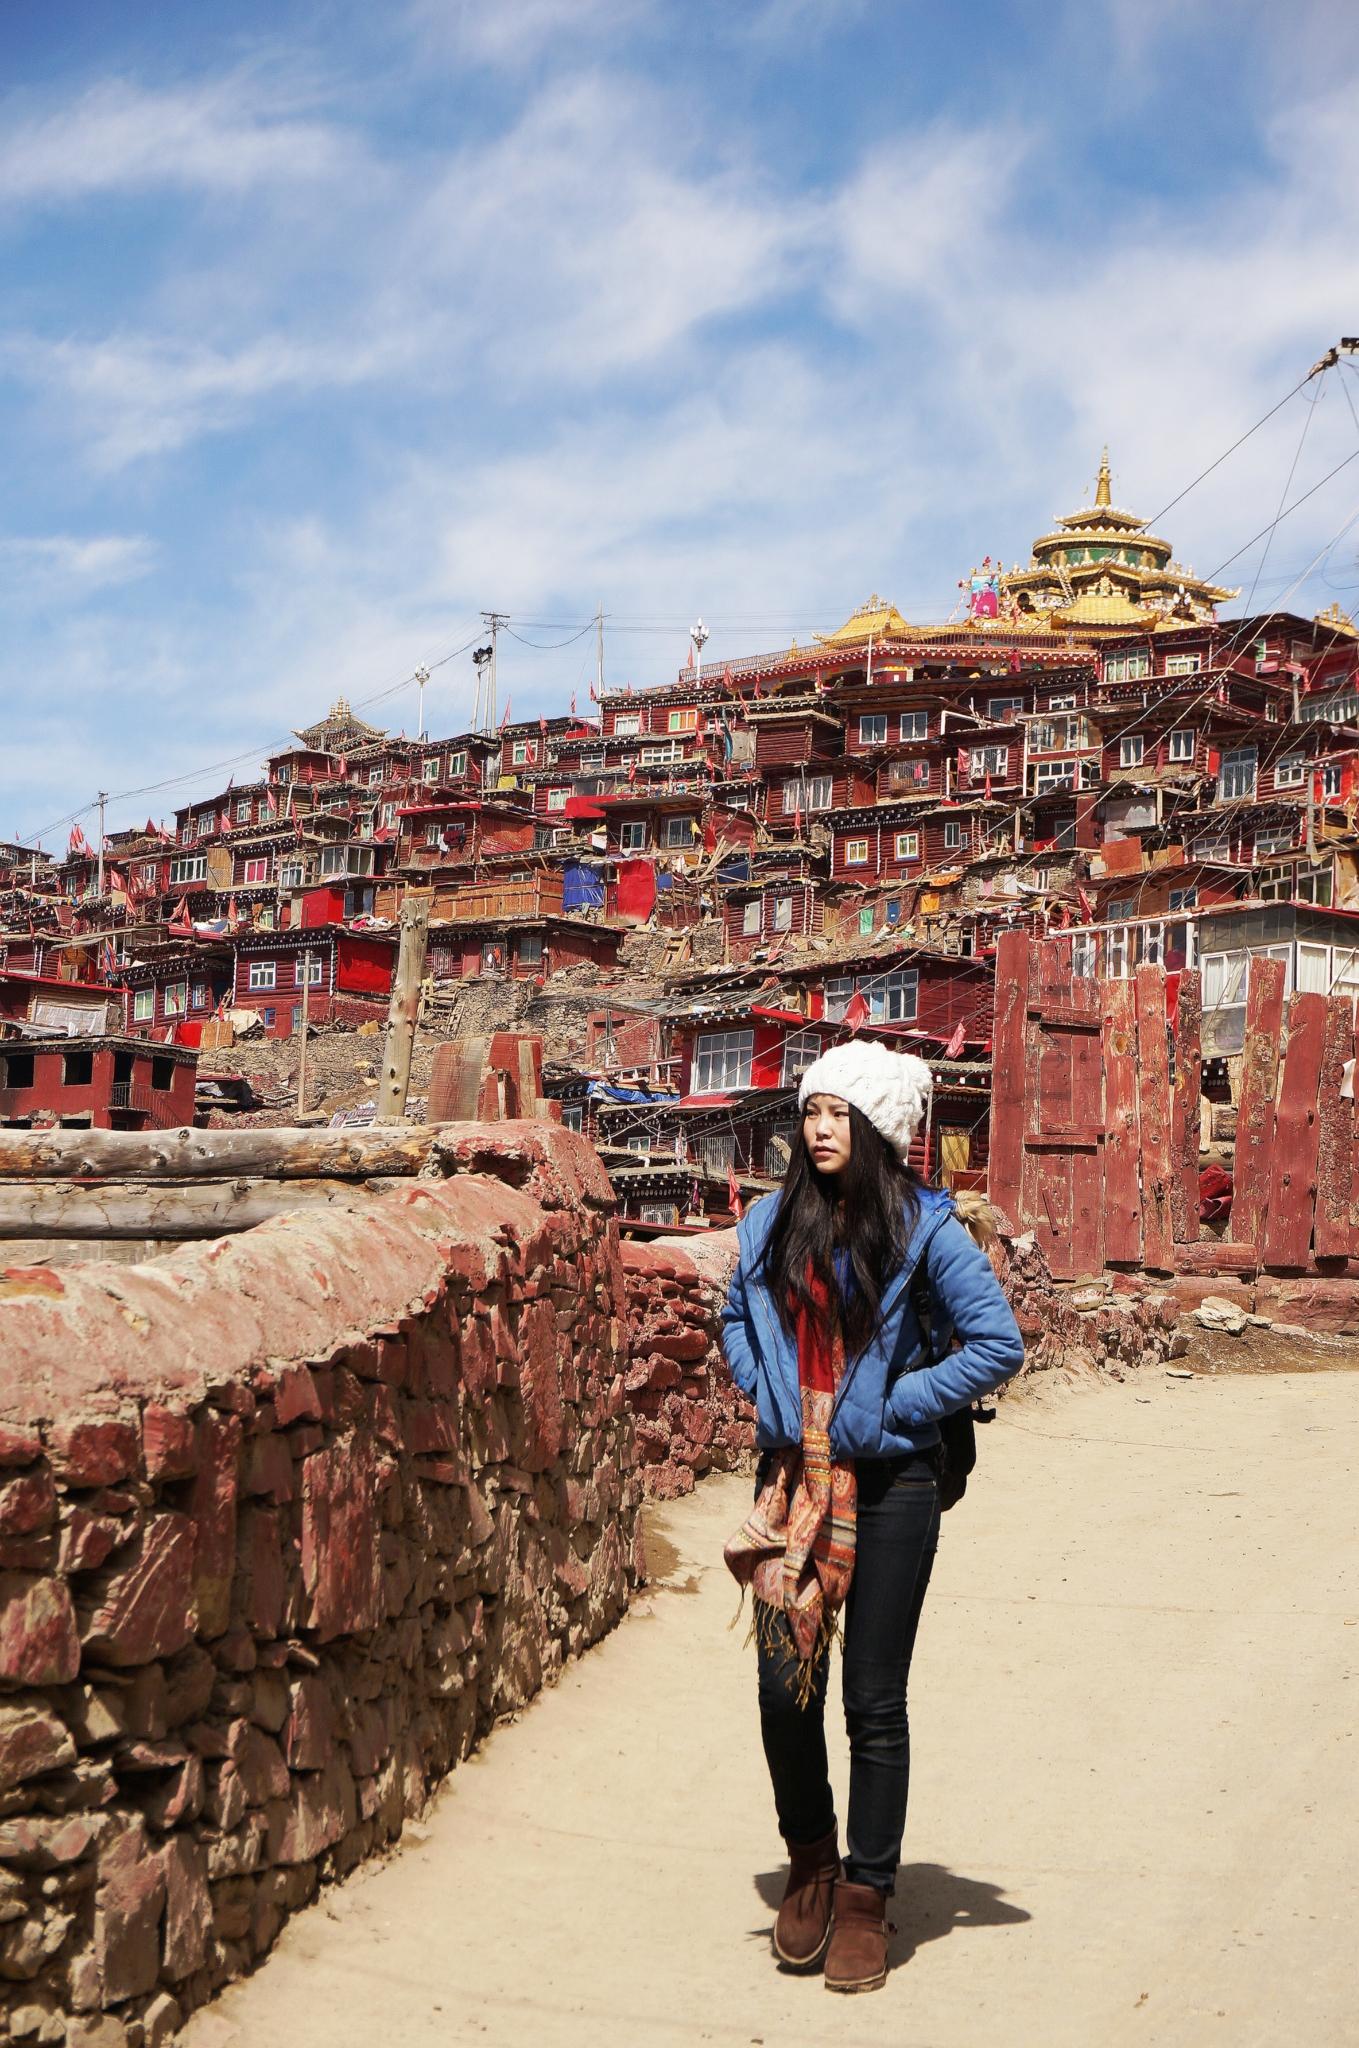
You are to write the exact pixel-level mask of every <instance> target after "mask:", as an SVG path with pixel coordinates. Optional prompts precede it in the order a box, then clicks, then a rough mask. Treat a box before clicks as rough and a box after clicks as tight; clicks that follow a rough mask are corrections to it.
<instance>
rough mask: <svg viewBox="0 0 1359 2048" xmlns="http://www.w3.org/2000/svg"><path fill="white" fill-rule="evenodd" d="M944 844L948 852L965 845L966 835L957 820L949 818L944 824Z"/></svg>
mask: <svg viewBox="0 0 1359 2048" xmlns="http://www.w3.org/2000/svg"><path fill="white" fill-rule="evenodd" d="M944 844H945V846H947V847H948V848H950V850H952V849H954V848H956V847H961V846H966V845H967V834H966V832H965V831H964V830H963V827H962V825H961V824H960V823H959V821H958V819H957V818H950V819H949V820H948V821H947V823H946V824H945V826H944Z"/></svg>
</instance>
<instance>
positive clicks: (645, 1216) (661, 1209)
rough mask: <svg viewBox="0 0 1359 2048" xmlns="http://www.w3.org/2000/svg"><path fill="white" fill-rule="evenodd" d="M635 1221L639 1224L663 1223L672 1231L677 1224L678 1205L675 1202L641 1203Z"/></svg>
mask: <svg viewBox="0 0 1359 2048" xmlns="http://www.w3.org/2000/svg"><path fill="white" fill-rule="evenodd" d="M637 1220H638V1222H639V1223H664V1224H665V1225H667V1227H668V1228H670V1229H672V1230H673V1229H674V1227H675V1225H676V1224H677V1223H678V1222H679V1205H678V1203H676V1202H643V1203H642V1204H641V1207H640V1210H639V1212H638V1217H637Z"/></svg>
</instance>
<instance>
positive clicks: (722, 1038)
mask: <svg viewBox="0 0 1359 2048" xmlns="http://www.w3.org/2000/svg"><path fill="white" fill-rule="evenodd" d="M754 1058H755V1031H754V1027H753V1026H752V1027H751V1028H750V1029H749V1030H747V1031H741V1030H736V1031H700V1032H698V1033H697V1034H696V1035H695V1038H694V1067H693V1074H692V1076H691V1077H690V1092H691V1094H694V1095H730V1094H735V1093H736V1092H737V1091H738V1090H742V1089H747V1088H749V1087H750V1085H751V1080H750V1073H751V1065H752V1062H753V1060H754ZM719 1068H720V1078H719V1073H718V1071H716V1069H719ZM732 1072H734V1074H735V1079H729V1078H728V1076H729V1074H730V1073H732Z"/></svg>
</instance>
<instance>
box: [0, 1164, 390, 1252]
mask: <svg viewBox="0 0 1359 2048" xmlns="http://www.w3.org/2000/svg"><path fill="white" fill-rule="evenodd" d="M410 1185H411V1183H410V1181H409V1180H407V1179H404V1178H402V1179H389V1180H377V1181H368V1182H355V1181H352V1180H255V1181H250V1180H230V1181H211V1180H194V1181H179V1182H172V1183H166V1182H147V1181H117V1182H106V1183H104V1184H103V1185H102V1186H100V1187H88V1186H84V1185H81V1184H78V1183H75V1182H72V1181H34V1180H26V1181H3V1182H0V1239H4V1238H11V1237H38V1238H54V1237H62V1238H65V1237H74V1238H91V1239H109V1238H120V1239H128V1238H161V1239H165V1238H177V1239H184V1238H191V1237H222V1236H224V1235H225V1234H227V1233H228V1232H231V1231H236V1230H251V1229H253V1228H254V1226H255V1224H257V1223H264V1222H265V1221H267V1219H268V1218H269V1217H271V1216H286V1215H288V1214H290V1213H291V1212H292V1211H293V1210H295V1209H308V1208H316V1207H318V1206H319V1207H323V1208H351V1209H352V1208H366V1207H369V1206H371V1204H372V1202H373V1200H374V1198H375V1197H376V1196H379V1195H381V1194H383V1193H385V1192H386V1190H387V1189H388V1188H393V1187H398V1188H400V1187H404V1188H409V1187H410Z"/></svg>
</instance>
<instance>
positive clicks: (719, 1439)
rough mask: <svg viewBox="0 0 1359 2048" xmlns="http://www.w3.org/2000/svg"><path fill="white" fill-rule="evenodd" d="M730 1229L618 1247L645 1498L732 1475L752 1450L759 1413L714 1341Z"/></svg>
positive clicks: (673, 1494) (628, 1383)
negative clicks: (713, 1474)
mask: <svg viewBox="0 0 1359 2048" xmlns="http://www.w3.org/2000/svg"><path fill="white" fill-rule="evenodd" d="M735 1259H736V1232H735V1231H734V1230H723V1231H714V1232H712V1233H711V1235H710V1236H708V1237H704V1238H703V1239H701V1240H696V1239H693V1238H680V1239H673V1238H671V1239H667V1238H657V1239H656V1240H655V1241H654V1242H652V1243H651V1244H638V1243H628V1244H625V1245H624V1246H623V1272H624V1276H625V1279H626V1283H627V1303H628V1370H627V1377H626V1379H625V1381H624V1386H625V1388H626V1390H627V1400H628V1406H629V1407H630V1408H631V1409H632V1411H633V1414H634V1415H635V1416H636V1418H637V1457H638V1462H639V1468H640V1471H641V1474H642V1480H643V1484H644V1485H645V1488H646V1491H647V1493H648V1494H649V1495H650V1496H651V1497H652V1498H654V1499H656V1500H674V1499H676V1498H677V1496H678V1495H680V1494H682V1493H692V1492H693V1489H694V1481H695V1479H697V1478H700V1477H701V1476H702V1475H703V1473H705V1472H708V1471H718V1472H730V1471H732V1470H734V1469H736V1468H737V1467H738V1466H740V1465H741V1464H742V1463H744V1462H745V1461H746V1460H748V1459H749V1458H750V1456H751V1454H752V1453H753V1450H754V1446H755V1409H754V1406H753V1405H752V1403H751V1402H749V1401H746V1400H743V1399H742V1397H741V1395H740V1394H739V1393H738V1392H737V1389H736V1386H735V1384H734V1382H733V1380H732V1377H731V1374H730V1373H729V1372H728V1370H727V1364H726V1360H725V1359H724V1358H723V1356H722V1350H721V1344H720V1336H721V1326H722V1325H721V1317H722V1305H723V1303H724V1302H725V1300H726V1297H727V1285H728V1283H729V1281H730V1278H731V1269H732V1266H733V1265H734V1263H735Z"/></svg>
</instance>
